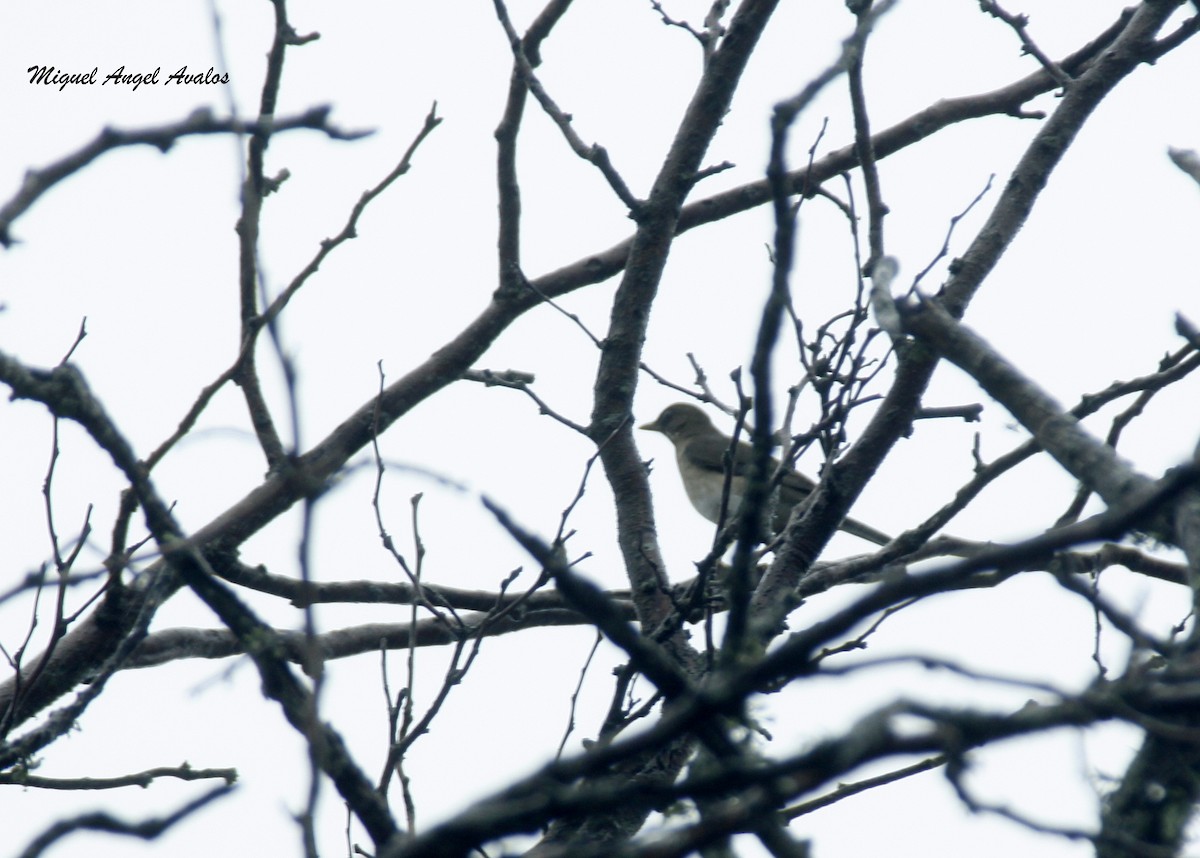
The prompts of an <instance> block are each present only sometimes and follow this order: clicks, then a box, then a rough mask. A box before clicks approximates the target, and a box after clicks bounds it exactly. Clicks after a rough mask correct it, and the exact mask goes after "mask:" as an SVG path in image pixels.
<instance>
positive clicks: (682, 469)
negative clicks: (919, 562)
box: [638, 402, 892, 545]
mask: <svg viewBox="0 0 1200 858" xmlns="http://www.w3.org/2000/svg"><path fill="white" fill-rule="evenodd" d="M638 428H639V429H645V430H648V431H651V432H661V433H662V434H663V435H665V436H666V437H667V440H668V441H670V442H671V443H672V444H673V445H675V462H676V464H678V465H679V476H680V477H681V478H682V479H683V488H684V490H685V491H686V492H687V496H688V499H689V500H690V501H691V502H692V506H694V507H695V508H696V512H698V513H700V514H701V515H702V516H704V517H705V518H707V519H708V520H709V521H711V522H713V523H714V524H716V523H720V518H721V493H722V492H723V491H724V487H725V455H726V453H731V457H730V458H731V461H730V464H729V467H730V471H731V474H730V477H729V503H728V513H729V514H730V515H732V514H733V513H736V512H737V510H738V506H739V505H740V504H741V501H742V496H743V495H744V494H745V491H746V485H747V481H748V480H749V473H750V468H751V464H752V462H753V461H754V453H753V450H752V448H751V447H750V445H749V444H747V443H746V442H744V441H738V443H737V446H736V447H732V448H731V447H730V444H731V439H730V438H729V436H728V435H725V434H724V433H723V432H721V430H719V429H718V428H717V427H716V426H714V425H713V423H712V421H711V420H710V419H709V418H708V415H707V414H705V413H704V412H703V411H701V410H700V409H699V408H697V407H696V406H694V405H689V404H688V403H686V402H677V403H675V404H674V405H668V406H667V407H666V408H665V409H663V412H662V413H661V414H659V415H658V417H657V418H655V419H654V420H653V421H651V422H650V423H645V424H643V425H641V426H639V427H638ZM771 461H772V465H773V468H774V469H778V467H779V462H778V461H776V460H774V459H772V460H771ZM772 472H774V470H773V471H772ZM814 488H816V484H815V483H814V482H813V481H812V480H810V479H809V478H808V477H806V476H804V475H803V474H801V473H799V472H798V471H795V470H791V469H787V470H785V471H784V472H783V474H782V477H781V479H780V481H779V484H778V491H777V492H776V496H775V498H774V503H775V510H774V516H773V520H772V530H773V531H774V532H775V533H779V532H780V531H782V530H783V527H784V525H786V524H787V521H788V518H789V517H790V516H791V514H792V508H793V507H794V506H795V505H796V504H797V503H799V502H800V501H802V500H804V499H805V498H806V497H808V495H809V494H810V493H811V492H812V490H813V489H814ZM839 528H840V529H841V530H844V531H845V532H846V533H849V534H851V535H852V536H857V537H859V538H860V539H865V540H867V541H868V542H873V543H875V544H876V545H887V544H888V543H889V542H891V541H892V539H891V537H890V536H888V535H887V534H885V533H882V532H880V531H878V530H876V529H875V528H873V527H871V526H869V525H866V524H863V523H862V522H861V521H855V520H854V519H852V518H847V519H845V520H843V521H842V523H841V525H840V526H839Z"/></svg>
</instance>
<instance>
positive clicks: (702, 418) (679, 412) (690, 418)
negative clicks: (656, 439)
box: [638, 402, 715, 443]
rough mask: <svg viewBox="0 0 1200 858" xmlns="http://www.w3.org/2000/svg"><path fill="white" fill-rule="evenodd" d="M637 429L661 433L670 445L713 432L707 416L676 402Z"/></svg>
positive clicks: (684, 403)
mask: <svg viewBox="0 0 1200 858" xmlns="http://www.w3.org/2000/svg"><path fill="white" fill-rule="evenodd" d="M638 428H639V429H648V430H650V431H651V432H661V433H662V434H664V435H666V436H667V438H668V439H669V440H670V441H671V442H672V443H678V442H679V441H683V440H687V439H688V438H693V437H695V436H696V435H701V434H705V433H708V432H713V431H715V429H714V427H713V424H712V421H711V420H709V419H708V415H707V414H705V413H704V412H703V411H701V410H700V409H699V408H697V407H696V406H695V405H688V404H687V403H686V402H676V403H675V404H674V405H668V406H667V407H666V408H664V409H663V412H662V414H660V415H658V417H657V418H655V419H654V420H652V421H651V422H649V423H644V424H642V425H641V426H639V427H638Z"/></svg>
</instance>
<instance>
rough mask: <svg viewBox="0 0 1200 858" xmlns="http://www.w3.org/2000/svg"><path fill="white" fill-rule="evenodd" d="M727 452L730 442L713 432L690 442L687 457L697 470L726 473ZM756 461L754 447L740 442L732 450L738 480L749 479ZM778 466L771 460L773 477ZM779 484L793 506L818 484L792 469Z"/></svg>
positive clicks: (733, 469)
mask: <svg viewBox="0 0 1200 858" xmlns="http://www.w3.org/2000/svg"><path fill="white" fill-rule="evenodd" d="M728 450H729V439H728V438H726V437H725V436H724V435H721V434H720V433H718V432H714V433H713V434H711V435H701V436H697V437H695V438H692V439H691V440H690V441H688V444H687V457H688V459H689V460H690V461H691V462H692V464H694V465H696V466H698V467H701V468H705V469H707V470H712V471H718V472H720V473H724V471H725V454H726V452H728ZM753 462H754V450H753V448H752V447H751V446H750V445H749V444H747V443H745V442H744V441H739V442H738V444H737V447H736V449H735V450H734V451H733V462H732V471H733V475H734V476H735V477H745V476H749V475H750V468H751V465H752V464H753ZM778 467H779V462H778V461H777V460H775V459H771V465H770V473H771V474H774V472H775V469H776V468H778ZM780 485H781V486H782V494H783V495H784V500H785V501H786V502H788V503H789V504H793V503H796V501H798V500H800V499H802V498H804V497H805V496H807V495H808V493H809V492H811V491H812V490H813V486H814V485H815V484H814V483H813V481H812V480H810V479H809V478H808V477H806V476H804V475H803V474H800V473H797V472H796V471H792V470H789V471H787V472H786V473H784V475H783V478H782V481H781V482H780Z"/></svg>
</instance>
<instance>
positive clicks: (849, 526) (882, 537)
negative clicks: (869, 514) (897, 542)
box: [840, 518, 892, 545]
mask: <svg viewBox="0 0 1200 858" xmlns="http://www.w3.org/2000/svg"><path fill="white" fill-rule="evenodd" d="M840 529H841V530H844V531H845V532H846V533H848V534H850V535H851V536H857V537H858V538H859V539H865V540H867V542H874V543H875V544H876V545H887V544H888V543H889V542H891V541H892V538H891V537H890V536H888V535H887V534H886V533H883V532H882V531H879V530H876V529H875V528H873V527H871V526H870V525H869V524H863V523H862V522H861V521H856V520H855V519H853V518H848V519H846V520H845V521H843V522H842V525H841V528H840Z"/></svg>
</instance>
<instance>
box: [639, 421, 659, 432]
mask: <svg viewBox="0 0 1200 858" xmlns="http://www.w3.org/2000/svg"><path fill="white" fill-rule="evenodd" d="M638 428H639V429H646V430H648V431H650V432H661V431H662V428H661V427H660V426H659V425H658V421H657V420H651V421H650V422H649V423H643V424H642V425H641V426H639V427H638Z"/></svg>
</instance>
